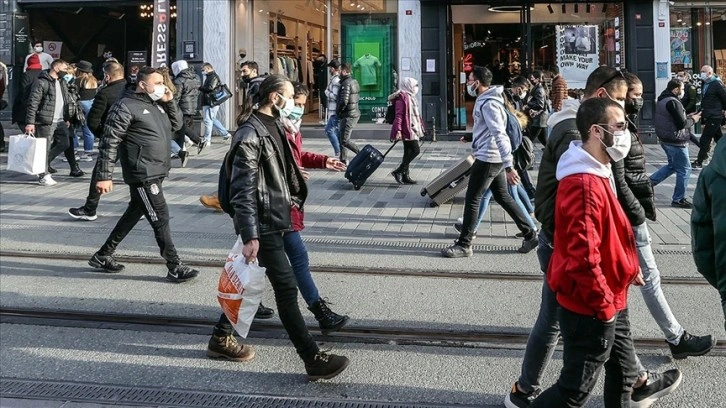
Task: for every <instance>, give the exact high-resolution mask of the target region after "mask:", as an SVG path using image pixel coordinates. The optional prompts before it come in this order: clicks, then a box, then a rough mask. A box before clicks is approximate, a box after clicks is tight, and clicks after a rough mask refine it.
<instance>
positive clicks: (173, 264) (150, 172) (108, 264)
mask: <svg viewBox="0 0 726 408" xmlns="http://www.w3.org/2000/svg"><path fill="white" fill-rule="evenodd" d="M138 79H139V82H138V85H137V88H136V92H135V93H134V94H130V95H126V96H125V97H123V98H121V99H120V100H119V101H118V102H116V103H115V104H114V105H113V107H112V108H111V111H110V112H109V114H108V117H107V119H106V126H105V127H104V129H103V136H102V138H101V142H100V144H99V147H98V162H97V164H96V166H97V167H98V180H99V181H98V182H97V183H96V188H97V189H98V191H99V192H100V193H102V194H105V193H108V192H110V191H111V190H113V181H112V178H113V169H114V166H115V164H116V162H117V161H120V162H121V169H122V170H123V178H124V182H125V183H126V184H128V186H129V189H130V195H131V201H130V202H129V206H128V208H127V209H126V212H124V214H123V215H122V216H121V218H120V219H119V220H118V223H117V224H116V227H114V229H113V231H111V235H109V237H108V239H107V240H106V242H105V243H104V244H103V246H102V247H101V249H99V250H98V252H96V253H95V254H93V256H92V257H91V259H90V260H89V261H88V264H89V265H91V266H92V267H94V268H99V269H103V270H104V271H106V272H109V273H117V272H121V271H122V270H123V269H124V266H123V265H120V264H118V263H117V262H116V259H115V258H114V256H113V254H114V252H115V251H116V247H118V245H119V244H120V243H121V241H123V239H124V238H125V237H126V235H128V233H129V232H131V230H132V229H133V228H134V226H136V223H138V222H139V219H140V218H141V216H145V217H146V219H147V220H148V221H149V224H151V227H152V228H153V229H154V235H155V236H156V243H157V244H158V245H159V250H160V252H161V256H162V257H163V258H164V259H165V260H166V266H167V268H168V272H167V275H166V279H167V280H168V281H170V282H174V283H179V282H185V281H187V280H189V279H192V278H194V277H196V276H197V275H198V274H199V271H197V270H194V269H191V268H190V267H188V266H186V265H184V264H182V262H181V260H180V259H179V255H177V252H176V248H175V247H174V243H173V242H172V240H171V231H170V230H169V208H168V207H167V204H166V200H165V199H164V192H163V190H162V188H161V185H162V183H163V181H164V178H166V177H167V176H168V175H169V168H170V167H171V159H170V157H171V137H172V133H173V132H174V131H176V130H178V129H179V128H180V127H181V123H182V115H181V112H180V111H179V106H178V105H177V103H176V101H175V100H174V95H173V94H172V93H171V91H170V90H169V88H167V87H166V86H164V77H163V76H162V75H161V74H160V73H158V72H157V71H156V70H155V69H154V68H148V67H146V68H143V69H142V70H141V71H139V77H138Z"/></svg>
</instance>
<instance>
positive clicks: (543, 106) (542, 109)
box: [524, 70, 549, 146]
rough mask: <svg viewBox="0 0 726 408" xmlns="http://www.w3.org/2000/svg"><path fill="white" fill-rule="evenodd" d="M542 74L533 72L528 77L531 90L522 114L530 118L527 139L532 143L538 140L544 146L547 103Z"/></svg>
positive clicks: (545, 141)
mask: <svg viewBox="0 0 726 408" xmlns="http://www.w3.org/2000/svg"><path fill="white" fill-rule="evenodd" d="M543 79H544V74H542V71H539V70H537V71H534V72H532V75H530V76H529V81H530V82H531V83H532V86H533V87H532V90H531V91H530V92H529V99H528V100H527V105H526V106H525V107H524V113H526V114H527V115H528V116H529V117H530V121H529V138H530V140H532V141H533V142H534V141H535V139H536V140H539V142H540V143H542V146H544V145H545V144H546V143H547V119H548V118H549V103H548V102H547V92H546V91H545V89H544V85H542V80H543Z"/></svg>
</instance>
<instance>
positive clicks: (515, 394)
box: [504, 383, 539, 408]
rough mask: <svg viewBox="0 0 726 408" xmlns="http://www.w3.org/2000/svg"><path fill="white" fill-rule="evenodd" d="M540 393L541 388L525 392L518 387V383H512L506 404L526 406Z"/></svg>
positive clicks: (511, 407) (508, 405)
mask: <svg viewBox="0 0 726 408" xmlns="http://www.w3.org/2000/svg"><path fill="white" fill-rule="evenodd" d="M537 395H539V390H537V391H535V392H530V393H529V394H525V393H523V392H522V391H520V390H519V388H517V383H514V385H512V390H511V391H509V394H507V396H506V397H505V398H504V406H505V407H507V408H526V407H528V406H529V404H531V403H532V401H534V399H535V398H537Z"/></svg>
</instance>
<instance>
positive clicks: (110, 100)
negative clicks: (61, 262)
mask: <svg viewBox="0 0 726 408" xmlns="http://www.w3.org/2000/svg"><path fill="white" fill-rule="evenodd" d="M103 75H104V79H105V80H106V81H105V82H106V86H104V87H103V88H101V89H99V90H98V92H97V93H96V97H95V98H93V104H92V105H91V110H90V111H89V112H88V128H89V129H91V132H93V134H94V135H95V136H96V137H97V138H100V137H101V135H102V134H103V125H104V124H105V123H106V117H107V116H108V111H109V110H111V106H112V105H113V104H114V103H116V101H117V100H119V99H120V98H121V96H123V95H124V93H126V91H127V89H126V86H127V84H126V80H125V79H124V67H123V66H122V65H121V64H119V63H117V62H110V63H108V64H106V65H104V67H103ZM98 180H99V179H98V161H97V162H96V165H95V166H94V167H93V173H91V183H90V186H89V188H88V196H87V197H86V202H85V204H83V206H81V207H77V208H71V209H69V210H68V215H70V216H71V218H73V219H75V220H84V221H94V220H96V219H97V218H98V216H97V215H96V210H97V209H98V203H99V202H100V201H101V193H99V192H98V190H97V189H96V182H97V181H98Z"/></svg>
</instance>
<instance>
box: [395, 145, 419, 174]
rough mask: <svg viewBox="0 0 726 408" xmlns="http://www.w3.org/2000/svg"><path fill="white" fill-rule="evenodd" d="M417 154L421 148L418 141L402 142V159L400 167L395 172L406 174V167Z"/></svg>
mask: <svg viewBox="0 0 726 408" xmlns="http://www.w3.org/2000/svg"><path fill="white" fill-rule="evenodd" d="M419 153H421V146H420V145H419V143H418V140H404V141H403V159H402V160H401V165H400V166H398V168H397V169H396V170H395V171H396V172H402V173H406V172H408V166H409V165H410V164H411V162H412V161H413V159H415V158H416V157H417V156H418V155H419Z"/></svg>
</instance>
